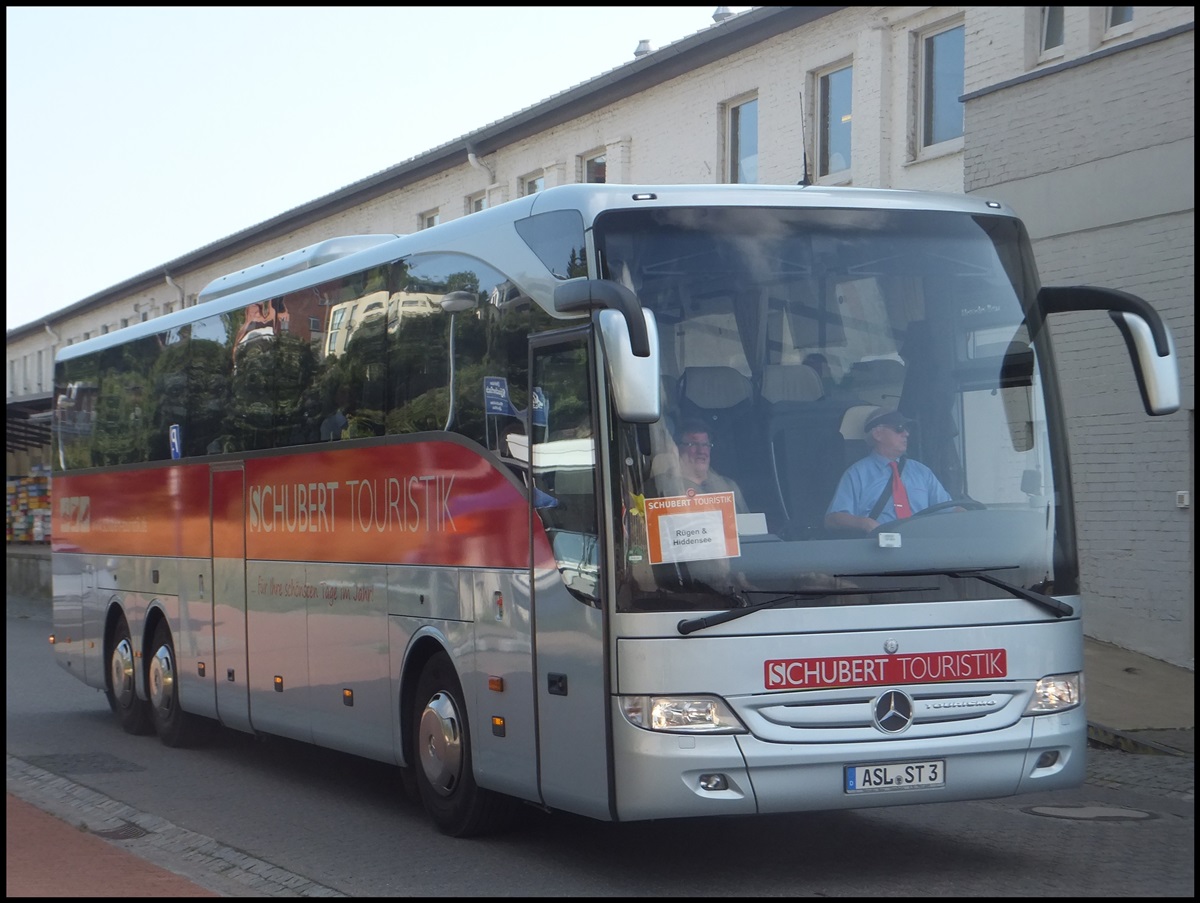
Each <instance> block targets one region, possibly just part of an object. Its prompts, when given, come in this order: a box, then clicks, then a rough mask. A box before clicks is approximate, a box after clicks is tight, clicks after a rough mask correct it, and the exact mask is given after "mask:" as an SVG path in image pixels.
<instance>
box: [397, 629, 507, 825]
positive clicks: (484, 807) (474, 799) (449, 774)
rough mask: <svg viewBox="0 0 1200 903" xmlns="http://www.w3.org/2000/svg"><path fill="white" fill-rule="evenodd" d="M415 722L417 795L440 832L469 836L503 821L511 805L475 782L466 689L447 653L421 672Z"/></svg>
mask: <svg viewBox="0 0 1200 903" xmlns="http://www.w3.org/2000/svg"><path fill="white" fill-rule="evenodd" d="M412 723H413V732H412V736H413V758H412V761H413V766H412V769H413V776H414V778H415V779H416V784H417V794H418V796H419V797H420V799H421V804H422V805H423V806H424V807H425V811H426V812H427V813H429V816H430V818H431V819H433V822H434V824H435V825H436V826H437V828H438V830H439V831H441V832H442V833H443V834H446V835H449V836H451V837H471V836H474V835H478V834H485V833H487V832H489V831H493V830H495V829H496V828H498V827H500V826H501V825H502V824H503V823H505V822H506V821H507V816H508V813H509V812H510V811H511V808H512V805H513V801H512V800H511V799H509V798H508V797H505V796H502V795H501V794H498V793H495V792H493V791H490V790H484V789H483V788H481V787H480V786H479V785H478V784H476V783H475V776H474V774H473V772H472V755H471V730H470V727H469V726H468V724H467V708H466V705H465V704H464V703H463V692H462V685H461V684H460V682H459V680H458V675H457V674H455V672H454V665H453V664H452V663H451V662H450V657H449V656H447V655H446V654H445V653H444V652H439V653H437V654H435V655H434V656H433V657H432V658H431V659H430V660H429V661H428V662H426V663H425V667H424V669H423V670H422V671H421V677H420V679H419V680H418V681H417V695H416V699H415V702H414V705H413V722H412Z"/></svg>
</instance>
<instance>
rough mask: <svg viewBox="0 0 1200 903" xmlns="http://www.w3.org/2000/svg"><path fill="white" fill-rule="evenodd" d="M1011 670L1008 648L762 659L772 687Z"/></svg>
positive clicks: (972, 676) (979, 676)
mask: <svg viewBox="0 0 1200 903" xmlns="http://www.w3.org/2000/svg"><path fill="white" fill-rule="evenodd" d="M1007 674H1008V655H1007V653H1006V651H1005V650H1003V649H971V650H967V651H963V652H918V653H914V654H912V655H880V656H863V657H859V656H853V657H838V656H834V657H829V658H793V659H775V660H770V661H765V662H763V686H765V687H766V688H767V689H768V690H811V689H814V688H817V687H873V686H879V685H881V684H910V683H944V682H946V681H954V680H986V679H990V678H996V677H1005V676H1007Z"/></svg>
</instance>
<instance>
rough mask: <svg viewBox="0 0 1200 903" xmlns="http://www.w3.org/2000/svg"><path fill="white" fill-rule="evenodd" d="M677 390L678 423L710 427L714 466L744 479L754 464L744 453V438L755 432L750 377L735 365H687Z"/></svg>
mask: <svg viewBox="0 0 1200 903" xmlns="http://www.w3.org/2000/svg"><path fill="white" fill-rule="evenodd" d="M678 391H679V411H678V414H679V421H678V422H679V423H682V422H684V421H686V420H693V419H694V420H699V421H700V422H701V423H703V424H704V425H705V426H707V427H708V435H709V438H710V439H711V440H712V443H713V450H712V466H713V467H714V468H715V469H716V471H717V472H718V473H720V474H723V475H725V476H727V477H730V478H732V479H734V480H737V481H738V482H739V483H740V482H742V479H741V475H742V473H743V472H745V471H749V470H750V469H751V467H752V465H751V463H750V461H748V460H747V455H746V454H745V452H746V451H748V450H749V449H748V448H747V447H745V445H748V443H745V444H744V443H743V441H742V440H743V439H748V437H750V436H751V435H752V428H753V424H754V389H753V386H752V385H751V383H750V378H749V377H748V376H746V375H745V374H743V373H742V372H741V371H740V370H737V369H735V368H733V367H685V368H684V370H683V373H682V374H681V375H680V377H679V390H678ZM743 488H744V489H745V488H746V487H745V486H744V485H743ZM747 491H748V489H747Z"/></svg>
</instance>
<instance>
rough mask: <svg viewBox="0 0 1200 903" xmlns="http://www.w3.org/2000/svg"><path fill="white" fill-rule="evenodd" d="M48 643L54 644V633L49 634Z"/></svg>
mask: <svg viewBox="0 0 1200 903" xmlns="http://www.w3.org/2000/svg"><path fill="white" fill-rule="evenodd" d="M50 645H51V646H53V645H54V634H50Z"/></svg>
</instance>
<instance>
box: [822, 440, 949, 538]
mask: <svg viewBox="0 0 1200 903" xmlns="http://www.w3.org/2000/svg"><path fill="white" fill-rule="evenodd" d="M889 460H890V459H888V458H885V457H884V456H883V455H881V454H878V453H877V452H872V453H871V454H869V455H867V456H866V457H865V458H862V459H861V460H858V461H855V462H854V463H853V464H851V465H850V466H849V467H847V468H846V472H845V473H844V474H842V479H841V480H840V481H839V482H838V485H837V490H836V491H835V492H834V493H833V501H831V502H830V503H829V510H828V511H827V512H826V513H827V514H833V513H834V512H836V511H845V512H847V513H849V514H853V515H854V516H855V517H866V516H867V515H869V514H870V513H871V509H872V508H874V507H875V503H876V502H877V501H879V496H881V495H882V494H883V490H884V487H885V486H887V485H888V483H890V482H891V480H892V468H891V467H890V466H889V463H888V462H889ZM900 480H901V481H902V482H903V483H904V488H905V489H906V490H908V501H909V504H910V505H912V510H913V514H916V513H917V512H918V511H923V510H925V509H926V508H928V507H929V506H930V505H937V504H940V503H941V502H948V501H950V493H948V492H947V491H946V489H945V487H943V486H942V484H941V483H940V482H939V481H938V478H937V477H935V476H934V475H933V471H932V470H930V469H929V468H928V467H926V466H925V465H924V464H922V463H921V462H920V461H914V460H912V459H911V458H907V459H905V464H904V470H903V471H901V473H900ZM895 519H896V506H895V505H894V504H892V500H891V498H890V497H889V498H888V501H887V504H886V505H884V506H883V510H882V511H880V512H879V516H878V517H877V518H876V520H877V521H878V522H879V523H881V524H882V523H886V522H887V521H891V520H895Z"/></svg>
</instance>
